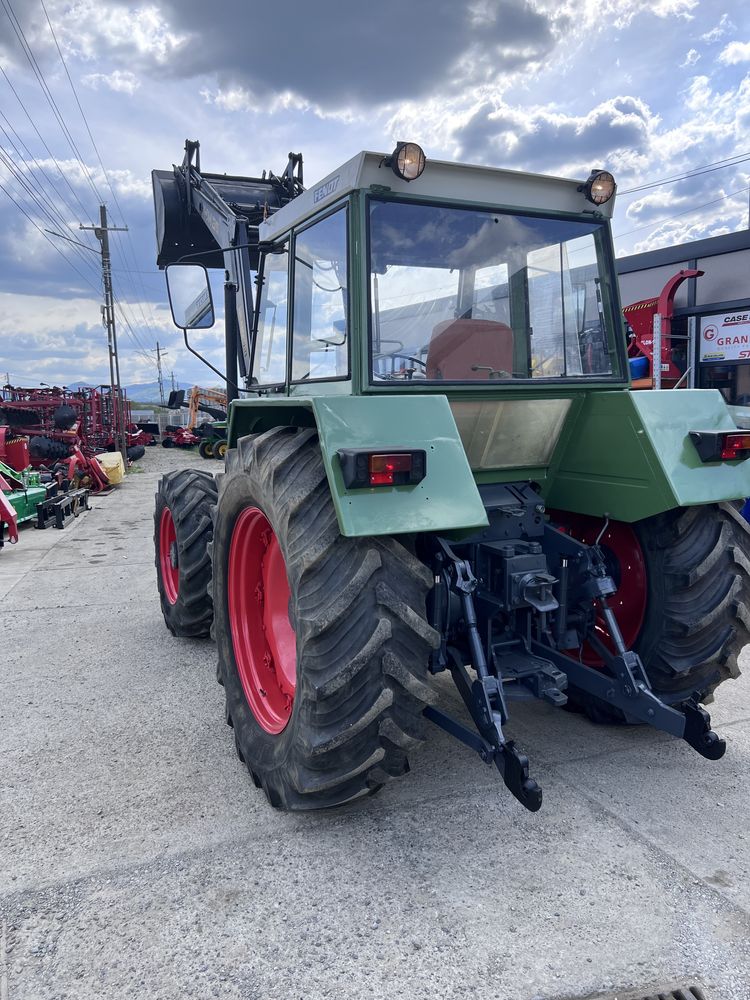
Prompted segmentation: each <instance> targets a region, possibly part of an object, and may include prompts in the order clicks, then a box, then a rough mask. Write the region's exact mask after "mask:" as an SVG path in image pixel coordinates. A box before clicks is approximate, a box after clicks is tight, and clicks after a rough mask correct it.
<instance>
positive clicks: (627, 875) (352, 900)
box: [0, 448, 750, 1000]
mask: <svg viewBox="0 0 750 1000" xmlns="http://www.w3.org/2000/svg"><path fill="white" fill-rule="evenodd" d="M198 462H200V459H198V458H197V456H193V455H190V454H188V453H184V452H179V451H175V450H172V451H166V450H163V449H161V448H155V449H149V450H148V451H147V454H146V456H145V458H144V459H143V460H142V461H141V462H140V463H139V466H140V468H139V469H138V471H134V472H131V474H130V475H129V476H128V478H127V480H126V482H125V483H124V484H123V485H122V486H121V487H120V488H119V489H118V490H117V491H116V492H114V493H113V494H112V495H110V496H108V497H103V498H101V499H96V498H95V499H94V501H93V510H92V511H91V512H90V513H88V514H85V515H82V516H81V517H80V518H79V519H78V520H77V521H75V522H73V523H72V524H70V525H69V526H68V527H66V528H65V530H64V531H56V530H55V529H49V530H47V531H43V532H37V531H34V529H33V528H31V527H26V528H25V529H23V530H22V532H21V541H20V543H19V544H18V545H17V546H15V547H13V548H10V547H6V548H5V549H4V550H3V551H2V552H1V553H0V597H1V598H2V607H3V635H4V638H5V649H6V657H5V662H6V667H5V670H4V671H3V680H2V688H1V692H2V694H1V696H0V759H1V760H2V774H3V782H2V789H0V857H1V858H2V864H1V865H0V869H1V870H0V1000H53V998H54V1000H63V998H68V1000H73V998H81V1000H89V998H99V997H102V998H104V997H106V998H118V1000H120V998H125V997H138V998H141V1000H145V998H152V997H153V998H159V1000H165V998H173V997H174V998H177V997H180V998H184V997H190V998H191V1000H199V998H204V997H237V998H245V1000H250V998H264V1000H265V998H268V1000H277V998H279V1000H286V998H289V1000H296V998H319V997H335V998H338V997H342V998H347V1000H349V998H360V997H361V998H365V997H367V998H381V997H383V998H389V1000H390V998H393V997H396V996H399V997H406V998H425V1000H427V998H435V997H440V998H465V997H468V998H471V997H474V996H476V997H481V998H483V1000H487V998H497V1000H562V998H565V1000H568V998H572V997H578V996H599V995H602V994H604V993H605V992H607V991H610V992H612V991H616V995H617V996H618V998H619V1000H629V998H630V997H631V996H634V995H635V996H643V995H644V994H645V993H647V992H648V991H649V990H652V989H654V988H656V987H660V986H661V987H663V986H665V985H669V986H670V987H671V986H674V985H676V984H679V983H696V984H701V985H703V986H704V987H706V989H707V994H708V996H709V997H710V998H711V1000H747V998H748V996H750V987H749V986H748V984H750V878H748V869H749V868H750V825H749V824H748V815H749V814H750V808H749V806H750V797H749V796H748V789H747V782H746V775H747V774H748V771H749V767H748V765H749V763H750V726H749V725H748V722H749V721H750V680H749V679H748V678H750V670H748V677H746V678H745V679H744V680H740V681H738V682H735V683H732V684H728V685H726V686H725V687H724V688H723V689H722V690H721V691H720V693H719V695H718V698H717V702H716V704H715V706H714V709H713V718H714V723H715V726H716V728H717V729H718V730H719V731H720V733H721V734H722V735H723V736H725V737H726V738H727V740H728V743H729V749H728V751H727V755H726V757H725V758H724V759H723V760H722V761H720V762H718V763H710V762H708V761H704V760H703V759H701V758H700V757H698V756H697V755H696V754H694V753H692V752H691V751H690V750H689V749H688V748H687V747H685V745H684V744H682V743H681V742H676V741H673V740H671V739H669V738H668V737H665V736H662V735H661V734H659V733H656V732H654V731H650V730H647V729H626V730H617V729H607V728H604V729H602V728H597V727H594V726H592V725H591V724H589V723H588V722H587V721H586V720H584V719H581V718H579V717H576V716H570V715H568V714H566V713H562V712H555V710H554V709H551V708H547V707H545V706H543V705H540V704H532V705H520V706H518V707H515V706H513V718H512V732H513V735H514V736H515V737H516V738H517V739H518V741H519V743H520V744H521V745H522V746H523V748H524V749H525V750H526V751H527V752H528V754H529V756H530V758H531V762H532V773H533V776H534V777H535V778H537V780H539V782H540V783H541V784H542V785H543V787H544V792H545V801H544V806H543V808H542V810H541V811H540V812H539V813H536V814H534V815H532V814H530V813H527V812H526V811H525V810H524V809H523V808H521V807H520V806H519V805H518V804H517V803H516V802H515V800H514V799H512V798H511V797H510V796H509V795H508V794H507V793H506V791H505V789H504V787H503V785H502V783H501V782H500V781H499V779H498V777H497V776H496V774H494V773H493V772H492V771H491V770H490V769H489V768H486V767H484V766H483V765H482V764H481V763H480V762H479V761H478V759H476V758H475V757H474V756H473V755H472V754H471V753H470V752H469V751H468V750H464V749H463V748H461V747H460V746H459V745H458V744H455V743H453V742H452V741H451V740H450V739H449V738H448V737H447V736H445V735H443V734H442V733H441V732H440V731H438V730H435V731H434V732H433V733H432V736H431V739H430V742H429V744H428V746H427V747H426V749H425V750H423V751H422V753H421V754H420V755H418V756H416V757H415V758H414V760H413V762H412V764H413V767H412V772H411V774H410V775H408V776H407V777H406V778H404V779H402V780H400V781H398V782H394V783H392V785H391V786H390V787H388V788H387V789H385V790H384V791H383V792H382V793H381V794H380V795H378V796H375V797H374V798H372V799H368V800H367V801H366V802H365V803H364V804H359V805H356V806H353V807H348V808H344V809H339V810H336V811H333V812H330V813H324V814H313V815H287V814H280V813H277V812H274V811H273V810H272V809H271V808H270V807H269V806H268V805H267V803H266V801H265V798H264V797H263V795H262V793H261V792H258V791H256V790H255V789H254V788H253V786H252V783H251V781H250V778H249V776H248V774H247V772H246V770H245V769H244V768H243V767H242V766H240V764H239V762H238V761H237V759H236V757H235V754H234V746H233V741H232V738H231V733H230V731H229V730H228V729H226V727H225V726H224V722H223V699H222V692H221V689H220V688H219V687H218V685H217V684H216V681H215V675H214V666H215V658H214V648H213V646H212V644H211V643H210V642H209V641H207V640H200V641H198V640H179V639H173V638H171V637H170V636H169V634H168V633H167V631H166V629H165V628H164V625H163V622H162V619H161V614H160V611H159V605H158V600H157V597H156V586H155V576H154V566H153V543H152V530H153V529H152V507H153V494H154V490H155V487H156V482H157V479H158V476H159V474H160V473H162V472H163V471H165V470H167V469H174V468H178V467H183V466H186V465H189V464H191V463H198ZM211 464H212V465H214V466H215V467H216V468H218V464H217V463H211ZM202 467H203V468H206V467H207V464H206V463H203V466H202ZM442 689H443V694H444V700H445V702H446V703H448V704H450V703H451V702H453V701H454V696H453V693H452V692H451V690H450V686H449V685H442ZM638 991H640V992H638ZM613 995H615V994H613Z"/></svg>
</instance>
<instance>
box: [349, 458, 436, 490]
mask: <svg viewBox="0 0 750 1000" xmlns="http://www.w3.org/2000/svg"><path fill="white" fill-rule="evenodd" d="M338 456H339V461H340V462H341V472H342V474H343V477H344V485H345V486H346V488H347V489H350V490H351V489H354V490H360V489H367V487H369V486H414V485H416V484H417V483H421V482H422V480H423V479H424V477H425V476H426V475H427V454H426V452H424V451H423V450H422V449H415V450H409V451H407V450H405V449H404V450H398V451H397V450H395V449H394V450H393V451H371V450H370V449H368V448H342V449H341V450H340V451H339V452H338Z"/></svg>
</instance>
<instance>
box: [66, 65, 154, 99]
mask: <svg viewBox="0 0 750 1000" xmlns="http://www.w3.org/2000/svg"><path fill="white" fill-rule="evenodd" d="M81 83H82V84H84V86H86V87H91V88H92V90H98V89H99V87H100V86H105V87H109V89H110V90H114V91H117V92H118V93H121V94H130V95H131V96H132V95H133V94H134V93H135V92H136V90H138V88H139V87H140V85H141V81H140V80H139V79H138V77H137V76H136V75H135V74H134V73H130V72H129V71H128V70H119V69H116V70H113V71H112V72H111V73H89V74H88V75H87V76H82V77H81Z"/></svg>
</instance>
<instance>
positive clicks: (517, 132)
mask: <svg viewBox="0 0 750 1000" xmlns="http://www.w3.org/2000/svg"><path fill="white" fill-rule="evenodd" d="M657 122H658V117H657V116H656V115H654V114H653V113H652V112H651V110H650V109H649V107H648V106H647V105H646V104H645V103H644V102H643V101H641V100H639V99H638V98H635V97H630V96H620V97H614V98H612V99H610V100H608V101H603V102H602V103H601V104H599V105H597V106H596V107H594V108H592V109H591V110H590V111H589V112H588V113H586V114H583V115H570V114H564V113H561V112H553V111H548V110H544V109H537V110H533V111H530V112H529V111H526V110H524V109H521V108H519V107H510V106H508V105H500V106H498V107H494V106H492V105H491V104H484V105H482V106H481V107H479V108H478V109H477V110H476V112H475V113H474V114H473V115H472V116H471V118H469V120H468V121H467V122H466V123H465V124H463V125H461V126H459V127H458V128H456V129H455V131H454V139H455V141H456V143H457V145H458V148H459V155H460V156H461V157H462V158H463V159H469V160H479V161H481V162H487V161H489V162H493V163H504V164H508V165H509V166H523V167H528V168H529V169H531V168H532V167H533V169H535V170H549V169H551V168H553V167H556V166H557V167H559V166H560V165H564V164H569V165H574V166H577V167H578V168H581V169H583V168H585V167H587V166H591V165H592V164H593V163H594V162H595V161H597V162H599V161H601V162H604V161H609V162H611V161H612V157H613V155H614V154H616V153H617V152H618V151H619V152H627V153H628V154H630V155H631V156H632V155H636V154H638V153H643V152H645V151H646V150H647V149H648V146H649V141H650V138H649V137H650V133H651V131H652V130H653V128H654V127H655V125H656V123H657Z"/></svg>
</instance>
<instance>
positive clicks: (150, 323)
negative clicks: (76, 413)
mask: <svg viewBox="0 0 750 1000" xmlns="http://www.w3.org/2000/svg"><path fill="white" fill-rule="evenodd" d="M40 3H41V6H42V10H43V11H44V16H45V18H46V19H47V25H48V26H49V30H50V34H51V35H52V39H53V41H54V43H55V48H56V49H57V54H58V56H59V57H60V62H61V63H62V66H63V69H64V70H65V75H66V77H67V79H68V83H69V84H70V89H71V91H72V93H73V97H74V99H75V102H76V105H77V106H78V110H79V112H80V114H81V118H82V119H83V124H84V126H85V128H86V132H87V133H88V137H89V139H90V140H91V145H92V147H93V149H94V152H95V153H96V157H97V159H98V161H99V166H100V167H101V169H102V173H103V174H104V179H105V181H106V183H107V186H108V187H109V190H110V191H111V192H112V198H113V199H114V202H115V205H116V207H117V211H118V213H119V215H120V222H121V223H122V225H123V226H124V225H125V224H126V223H125V214H124V212H123V210H122V207H121V206H120V202H119V200H118V198H117V194H116V192H115V189H114V187H113V186H112V183H111V181H110V179H109V174H108V173H107V169H106V167H105V166H104V161H103V159H102V156H101V153H100V152H99V147H98V146H97V144H96V140H95V139H94V135H93V132H92V131H91V127H90V125H89V122H88V119H87V117H86V113H85V112H84V110H83V106H82V104H81V101H80V99H79V97H78V92H77V91H76V88H75V85H74V83H73V78H72V77H71V75H70V72H69V70H68V66H67V63H66V62H65V57H64V56H63V53H62V49H61V48H60V44H59V42H58V40H57V35H56V34H55V29H54V28H53V26H52V21H51V20H50V16H49V13H48V12H47V8H46V6H45V4H44V0H40ZM126 238H127V243H128V244H129V245H130V250H131V254H132V258H133V263H134V264H135V268H136V270H135V271H134V272H133V273H138V270H137V269H138V261H137V259H136V255H135V248H134V246H133V240H132V237H131V235H130V231H129V230H128V231H127V234H126ZM115 240H116V242H117V243H118V245H120V234H119V233H117V234H116V236H115ZM122 257H123V262H124V264H125V268H124V270H125V272H126V273H127V274H128V276H129V277H130V281H131V287H132V289H133V291H134V292H136V295H135V298H136V301H137V305H138V309H139V312H140V314H141V318H142V320H143V324H144V326H145V327H146V328H147V329H148V330H149V332H150V333H151V335H152V336H153V335H154V329H153V328H154V326H155V325H156V322H155V318H154V315H153V312H152V310H151V303H150V302H149V300H148V296H147V295H146V289H145V287H144V285H143V282H142V280H141V279H140V277H139V278H138V279H137V281H138V284H139V285H140V296H141V298H140V300H139V299H138V293H137V291H136V287H135V280H134V279H133V275H132V274H131V272H130V268H129V264H128V261H127V253H126V252H125V244H124V243H123V244H122ZM144 301H145V302H146V306H147V308H148V311H149V314H150V317H151V318H150V321H149V320H148V319H147V318H146V314H145V312H144V310H143V305H142V302H144Z"/></svg>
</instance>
